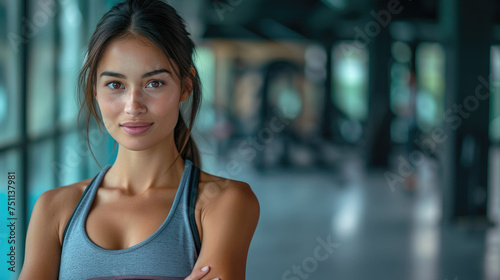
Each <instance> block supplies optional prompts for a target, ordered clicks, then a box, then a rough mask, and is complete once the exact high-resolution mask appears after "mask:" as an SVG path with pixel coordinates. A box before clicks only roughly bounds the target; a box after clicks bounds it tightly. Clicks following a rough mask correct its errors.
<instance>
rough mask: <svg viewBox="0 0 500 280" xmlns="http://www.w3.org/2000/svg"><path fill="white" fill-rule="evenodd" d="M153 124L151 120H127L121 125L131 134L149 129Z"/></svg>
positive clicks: (137, 133) (141, 132)
mask: <svg viewBox="0 0 500 280" xmlns="http://www.w3.org/2000/svg"><path fill="white" fill-rule="evenodd" d="M152 125H153V123H150V122H125V123H122V124H120V127H121V128H123V130H125V132H127V133H128V134H130V135H139V134H143V133H145V132H146V131H148V130H149V128H151V126H152Z"/></svg>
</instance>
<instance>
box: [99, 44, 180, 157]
mask: <svg viewBox="0 0 500 280" xmlns="http://www.w3.org/2000/svg"><path fill="white" fill-rule="evenodd" d="M94 94H95V96H96V99H97V103H98V104H99V109H100V111H101V115H102V120H103V123H104V125H105V127H106V129H107V130H108V132H109V134H110V135H111V136H112V137H113V138H114V139H115V140H116V141H117V142H118V143H119V144H120V145H122V146H124V147H125V148H127V149H130V150H144V149H147V148H150V147H153V146H155V145H157V144H159V143H165V142H164V140H166V139H169V137H172V138H171V139H173V130H174V127H175V125H176V123H177V119H178V114H179V103H180V102H182V101H184V100H186V99H187V98H188V97H189V92H188V91H184V92H181V84H180V81H179V79H178V78H177V77H176V76H175V74H174V71H173V69H172V67H171V65H170V63H169V61H168V60H167V58H166V57H165V55H164V54H163V53H162V52H161V51H160V50H159V49H158V48H157V47H155V46H154V45H153V43H151V42H150V41H148V40H147V39H145V38H144V37H134V38H131V37H127V38H120V39H115V40H113V41H112V42H111V43H110V44H109V45H108V47H107V48H106V50H105V51H104V53H103V55H102V57H101V60H100V61H99V64H98V67H97V81H96V90H95V93H94Z"/></svg>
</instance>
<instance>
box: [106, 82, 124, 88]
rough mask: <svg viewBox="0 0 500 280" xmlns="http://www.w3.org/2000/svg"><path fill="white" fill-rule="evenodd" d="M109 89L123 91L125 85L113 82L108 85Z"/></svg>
mask: <svg viewBox="0 0 500 280" xmlns="http://www.w3.org/2000/svg"><path fill="white" fill-rule="evenodd" d="M106 86H107V87H110V88H111V89H121V88H123V85H122V83H120V82H116V81H115V82H111V83H108V84H106Z"/></svg>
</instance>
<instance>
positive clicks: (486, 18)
mask: <svg viewBox="0 0 500 280" xmlns="http://www.w3.org/2000/svg"><path fill="white" fill-rule="evenodd" d="M117 2H119V1H114V0H89V1H84V0H0V172H1V175H0V177H1V178H2V179H0V182H1V183H0V186H1V189H0V205H1V207H0V224H1V225H2V226H1V230H0V256H1V257H0V261H1V263H2V265H1V270H0V278H1V279H9V280H10V279H17V275H18V273H19V271H20V268H21V267H22V262H23V258H24V255H23V254H24V238H25V232H26V227H27V225H28V223H29V218H30V215H31V211H32V208H33V205H34V203H35V201H36V199H37V198H38V197H39V196H40V194H41V193H43V192H44V191H46V190H49V189H51V188H54V187H58V186H63V185H67V184H71V183H73V182H76V181H79V180H83V179H86V178H89V177H93V176H95V174H97V172H99V170H100V168H101V167H100V166H99V165H98V164H97V163H96V162H95V161H94V159H93V158H92V155H91V154H90V152H89V149H88V147H87V143H86V141H85V136H84V135H85V134H84V131H85V126H84V124H83V122H78V121H77V118H76V116H77V111H78V107H79V106H78V99H77V95H76V92H77V84H76V82H77V73H78V70H79V68H80V66H81V65H82V62H83V58H84V54H85V51H86V45H87V43H88V40H89V38H90V35H91V34H92V32H93V30H94V28H95V25H96V23H97V21H98V20H99V19H100V17H101V16H102V15H103V14H104V13H105V12H106V11H107V10H108V9H109V8H111V7H112V6H113V5H114V4H116V3H117ZM169 3H170V4H171V5H172V6H174V7H175V8H176V9H177V10H178V11H179V13H180V14H181V16H182V17H184V18H185V19H186V21H187V24H188V26H189V31H190V32H191V34H192V36H193V38H194V40H195V41H196V43H197V45H198V50H197V56H196V65H197V67H198V70H199V72H200V75H201V78H202V82H203V95H204V96H203V106H202V108H201V111H200V115H199V118H198V121H197V123H196V128H195V130H196V131H195V139H196V140H197V143H198V145H199V146H200V148H201V151H202V159H203V166H202V168H203V170H205V171H206V172H209V173H213V174H216V175H220V176H225V177H229V178H232V179H236V180H241V181H246V182H248V183H250V185H251V186H252V188H253V190H254V192H255V193H256V195H257V197H258V198H259V201H260V205H261V216H260V221H259V225H258V227H257V230H256V232H255V235H254V239H253V241H252V245H251V247H250V251H249V255H248V266H247V279H250V280H254V279H283V280H286V279H289V280H299V279H301V280H304V279H319V280H326V279H338V280H341V279H342V280H343V279H349V280H350V279H412V280H438V279H443V280H444V279H453V280H458V279H470V280H476V279H488V280H493V279H500V228H499V226H498V222H499V220H500V148H499V143H500V93H499V91H500V87H499V82H500V3H499V2H498V1H493V0H480V1H469V0H441V1H433V0H413V1H412V0H308V1H306V0H288V1H285V0H267V1H263V0H183V1H181V0H171V1H169ZM90 139H91V143H92V147H93V151H94V153H95V154H96V157H97V159H98V161H99V164H100V165H101V166H103V165H105V164H112V163H113V161H114V157H115V156H116V149H115V150H113V144H114V141H113V139H111V138H110V137H109V135H108V134H107V132H106V131H105V130H103V131H102V133H100V132H99V131H98V130H97V129H96V126H95V124H94V125H93V126H92V127H91V130H90ZM8 172H15V187H16V191H15V196H14V194H12V193H10V194H9V193H8V187H7V184H8V176H9V174H8ZM9 195H10V197H9ZM8 201H15V202H16V205H15V212H14V213H13V215H11V214H10V213H9V212H8V207H7V203H8ZM9 217H10V218H12V217H15V218H17V220H15V222H16V228H15V230H14V232H11V230H10V228H8V227H7V226H6V225H7V224H8V223H9V222H11V221H12V220H8V218H9ZM14 233H15V239H16V243H15V250H14V251H15V256H16V263H15V269H14V270H15V272H11V271H9V270H8V268H9V267H11V264H9V263H8V262H7V261H8V260H9V258H10V256H8V255H7V254H11V252H10V246H11V245H12V244H9V243H8V238H9V237H11V236H12V234H14ZM235 238H237V237H235Z"/></svg>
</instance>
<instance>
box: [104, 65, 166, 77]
mask: <svg viewBox="0 0 500 280" xmlns="http://www.w3.org/2000/svg"><path fill="white" fill-rule="evenodd" d="M160 73H167V74H170V75H171V74H172V73H170V71H168V70H167V69H164V68H162V69H158V70H154V71H151V72H148V73H146V74H144V75H142V77H143V78H147V77H151V76H154V75H157V74H160ZM102 76H111V77H116V78H120V79H125V78H126V76H125V75H123V74H120V73H116V72H112V71H104V72H102V73H101V75H99V77H102Z"/></svg>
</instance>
